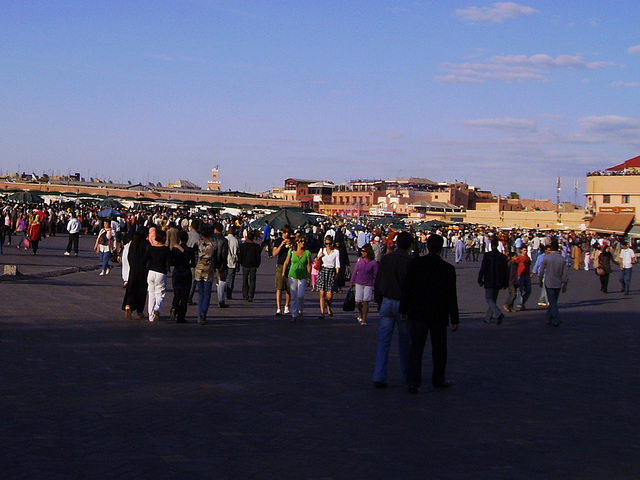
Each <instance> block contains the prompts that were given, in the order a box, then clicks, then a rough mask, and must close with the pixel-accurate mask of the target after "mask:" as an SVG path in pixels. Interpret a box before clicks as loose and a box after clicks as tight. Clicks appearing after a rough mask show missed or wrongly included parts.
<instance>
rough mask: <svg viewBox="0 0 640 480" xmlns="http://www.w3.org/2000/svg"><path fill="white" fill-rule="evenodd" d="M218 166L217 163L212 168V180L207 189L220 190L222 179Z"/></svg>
mask: <svg viewBox="0 0 640 480" xmlns="http://www.w3.org/2000/svg"><path fill="white" fill-rule="evenodd" d="M218 168H219V165H216V166H215V167H214V168H213V170H211V180H209V181H208V182H207V190H215V191H216V192H219V191H220V180H218Z"/></svg>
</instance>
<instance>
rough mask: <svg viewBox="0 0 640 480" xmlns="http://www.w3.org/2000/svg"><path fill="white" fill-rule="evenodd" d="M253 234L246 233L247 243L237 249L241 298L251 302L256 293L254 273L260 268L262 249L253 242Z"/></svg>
mask: <svg viewBox="0 0 640 480" xmlns="http://www.w3.org/2000/svg"><path fill="white" fill-rule="evenodd" d="M254 239H255V233H254V232H253V231H252V230H251V231H249V233H247V241H246V242H243V243H241V244H240V246H239V247H238V262H239V263H240V265H241V266H242V298H244V299H245V300H246V301H247V302H253V296H254V295H255V293H256V273H257V271H258V267H259V266H260V262H261V259H262V258H261V256H260V254H261V253H262V247H261V246H260V245H258V244H257V243H255V242H254Z"/></svg>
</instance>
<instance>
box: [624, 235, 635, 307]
mask: <svg viewBox="0 0 640 480" xmlns="http://www.w3.org/2000/svg"><path fill="white" fill-rule="evenodd" d="M634 263H636V254H635V253H634V252H633V250H631V249H630V248H629V244H628V243H627V242H626V240H623V241H622V242H620V268H621V269H622V272H621V273H620V291H621V292H622V293H624V294H625V295H629V291H630V289H631V274H632V273H633V264H634Z"/></svg>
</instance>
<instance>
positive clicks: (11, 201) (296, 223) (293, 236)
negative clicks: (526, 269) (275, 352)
mask: <svg viewBox="0 0 640 480" xmlns="http://www.w3.org/2000/svg"><path fill="white" fill-rule="evenodd" d="M0 202H1V203H0V205H1V213H2V220H1V221H0V240H1V242H0V253H1V252H2V246H4V248H7V247H9V246H12V247H17V248H18V249H24V250H30V251H31V253H32V254H33V255H36V254H37V248H38V244H39V243H40V242H41V241H46V240H45V239H46V237H47V236H54V235H69V244H68V246H67V249H66V251H65V252H61V254H64V255H73V254H75V255H76V256H77V255H78V246H77V245H78V242H77V238H78V237H79V236H92V237H94V238H95V247H94V250H95V251H96V252H97V253H98V254H99V255H100V260H101V262H102V269H101V270H100V273H101V275H107V274H109V271H110V262H111V263H113V262H121V261H122V263H123V271H124V272H125V276H124V277H123V280H124V282H125V283H126V282H127V281H128V278H126V275H128V274H129V273H128V271H129V270H128V269H129V265H128V263H129V262H128V256H130V254H129V251H125V247H126V246H127V244H129V243H131V242H132V240H133V241H134V243H138V242H139V241H143V242H144V243H145V245H146V246H160V245H163V246H165V247H167V248H168V249H169V250H170V251H171V252H173V250H175V249H177V252H173V253H171V254H167V253H166V252H165V251H164V250H159V249H156V250H153V249H152V252H154V255H155V256H156V257H158V258H162V259H163V260H162V261H164V260H166V262H167V268H164V266H163V265H162V264H161V263H162V262H158V265H156V267H155V268H156V270H154V272H155V273H156V274H158V275H160V276H162V275H171V272H172V270H173V272H174V273H175V267H176V261H177V262H178V264H180V268H181V269H182V275H183V277H184V278H183V279H182V280H181V284H182V285H183V287H181V289H180V290H181V295H183V297H182V299H181V301H180V302H178V303H179V309H178V307H177V306H176V307H175V308H172V309H171V310H172V317H173V316H174V313H176V312H178V310H179V313H180V312H181V313H180V315H179V316H178V319H179V320H181V321H184V318H185V315H184V307H185V305H186V304H187V303H188V304H191V305H195V302H194V297H196V279H197V278H200V280H199V281H201V282H204V284H200V285H198V286H197V289H198V292H199V293H201V292H203V291H204V292H205V293H207V294H208V295H207V296H206V298H210V297H212V299H211V300H210V301H211V302H212V303H213V304H214V305H215V303H216V300H217V303H218V304H219V306H220V307H223V308H224V307H226V306H227V303H226V301H227V300H231V299H232V298H233V289H234V279H235V276H236V274H237V275H238V277H239V276H240V275H241V274H245V272H246V276H247V278H248V280H247V282H248V283H247V284H246V285H243V299H244V300H246V301H252V299H253V292H254V290H253V288H254V284H255V278H254V284H251V282H250V281H249V280H250V278H249V276H250V275H253V277H255V270H256V269H257V268H258V267H260V256H263V255H267V256H269V257H274V258H276V263H277V266H276V272H275V277H276V287H275V288H274V293H275V295H276V302H274V303H275V306H276V308H275V311H276V315H282V314H285V313H293V314H294V315H293V319H297V318H300V319H302V318H303V315H302V314H303V304H304V295H303V294H302V293H300V292H301V290H300V289H302V291H304V290H305V289H311V291H319V292H320V311H321V315H324V314H325V313H328V314H332V311H333V310H332V306H331V302H332V298H333V295H332V294H333V293H342V292H343V291H344V292H346V290H347V289H348V286H349V282H350V280H351V275H352V272H357V271H358V270H360V271H364V270H363V269H364V267H365V266H367V270H366V271H367V272H369V273H371V272H374V271H375V268H373V267H371V266H370V265H369V262H376V263H377V264H379V263H380V262H381V260H382V259H383V258H384V256H385V255H388V254H390V253H391V252H393V251H394V250H395V249H396V247H397V246H396V237H397V235H398V234H399V233H400V232H408V233H409V234H411V238H412V239H413V243H412V245H411V247H410V249H409V252H410V254H411V255H412V256H414V257H419V256H422V255H426V254H427V253H428V249H427V245H428V238H429V236H430V235H432V234H438V235H440V236H442V237H443V239H444V245H443V248H442V252H441V256H442V257H444V258H445V259H448V261H449V262H450V263H453V264H455V265H458V264H461V263H469V262H471V263H473V262H481V261H482V257H483V254H484V253H486V252H488V251H489V250H490V249H491V244H492V241H493V243H495V239H497V240H498V244H497V248H498V250H500V251H501V252H502V253H504V254H505V255H509V254H513V255H523V254H526V255H527V256H528V257H529V258H530V260H531V264H532V266H533V265H535V264H536V260H537V258H538V256H539V255H541V254H543V253H544V252H545V248H546V247H548V246H549V245H550V244H551V242H552V241H557V242H558V245H559V250H560V253H561V255H562V257H563V259H564V261H565V262H566V264H567V266H569V267H571V268H575V269H585V270H591V269H595V268H596V267H598V266H599V265H600V264H601V263H602V262H600V261H599V256H600V255H601V254H602V253H603V252H605V251H606V252H607V258H608V257H609V255H610V256H611V262H613V263H615V264H619V263H621V256H624V255H625V253H623V252H622V251H623V250H625V249H627V248H629V247H628V246H627V244H628V242H627V239H625V238H624V237H620V236H616V235H601V234H597V233H591V232H588V231H583V232H575V231H543V230H530V229H508V230H502V229H497V228H492V227H488V226H481V225H469V224H451V223H448V222H444V221H439V220H434V221H429V222H421V223H410V222H406V221H403V220H400V219H390V218H360V219H338V218H335V217H326V216H323V215H317V214H313V213H311V212H304V211H302V210H301V209H284V210H279V211H274V212H271V213H269V212H267V211H259V210H242V209H234V210H224V209H219V208H218V209H203V208H200V207H198V206H194V205H190V206H184V207H181V206H175V205H174V206H170V205H158V204H146V205H145V204H135V205H132V206H129V207H127V206H125V205H123V204H122V203H120V202H119V201H118V200H117V199H99V200H93V199H86V200H84V201H79V200H75V201H66V202H64V201H56V200H54V201H49V202H45V201H44V200H43V199H42V198H39V197H37V196H27V195H22V196H9V197H5V198H4V199H2V200H1V201H0ZM205 235H206V236H205ZM203 238H205V239H206V241H203ZM157 239H162V243H161V244H160V242H158V241H157ZM181 239H183V240H184V241H183V240H181ZM631 240H632V241H631V243H630V249H631V250H633V251H634V252H635V253H636V254H638V253H640V242H639V241H638V240H637V239H631ZM183 244H184V245H183ZM245 244H257V246H259V249H260V250H259V254H258V255H257V256H256V253H255V252H256V251H258V250H256V248H255V247H251V248H249V246H243V245H245ZM136 248H137V246H136ZM145 248H146V247H145ZM189 249H192V250H193V251H194V252H193V253H194V254H193V258H191V253H190V250H189ZM130 250H133V249H130ZM214 250H216V251H217V252H218V254H217V255H219V252H220V251H224V252H226V253H225V254H224V258H218V259H213V257H212V259H211V260H210V261H208V262H209V263H206V262H204V260H203V259H205V258H206V255H213V253H212V252H213V251H214ZM143 251H144V248H143V249H142V250H140V252H143ZM306 251H308V252H309V253H308V254H307V253H305V252H306ZM205 252H207V253H206V255H205ZM292 252H297V255H298V256H299V258H293V257H292V255H293V253H292ZM354 255H355V261H354ZM165 257H166V258H165ZM288 257H289V258H288ZM303 257H304V259H305V260H304V262H302V263H304V264H302V263H300V260H299V259H300V258H303ZM307 258H308V261H307V260H306V259H307ZM330 258H331V260H330ZM603 258H604V257H603ZM176 259H177V260H176ZM147 260H149V259H147ZM152 260H153V259H152ZM214 260H215V261H214ZM198 262H199V263H198ZM203 262H204V263H206V264H203ZM214 264H215V265H214ZM285 264H286V265H287V267H286V268H285ZM358 264H361V265H360V266H359V267H358ZM212 265H213V266H212ZM291 265H294V266H295V267H296V269H297V270H296V272H295V273H294V274H291V275H290V274H289V272H288V270H289V268H290V266H291ZM356 267H358V268H356ZM207 268H209V269H210V270H211V271H210V272H209V273H207V272H205V273H204V274H202V271H203V269H207ZM327 268H331V269H333V271H332V272H330V274H328V273H327V271H326V270H324V269H327ZM189 269H190V270H191V275H188V274H187V273H188V271H189ZM307 269H308V272H306V270H307ZM197 272H200V274H196V273H197ZM251 272H253V273H251ZM243 276H244V275H243ZM187 277H189V278H190V280H188V281H187V280H185V279H186V278H187ZM288 277H289V278H288ZM292 277H294V278H292ZM329 277H330V278H329ZM328 278H329V279H330V281H327V279H328ZM292 279H293V280H295V282H293V283H295V287H296V288H295V290H296V295H298V297H299V298H297V299H295V301H294V304H295V305H296V308H298V309H299V310H297V311H295V312H291V295H290V289H289V282H291V281H292ZM189 281H190V282H191V287H190V288H184V285H185V284H186V283H188V282H189ZM360 281H361V282H364V283H361V284H358V283H357V282H356V286H358V285H360V286H361V287H368V286H371V285H368V284H370V283H372V281H373V280H372V279H371V278H365V279H362V278H361V279H360ZM243 282H244V278H243ZM352 282H353V281H352ZM142 283H143V284H144V283H145V282H144V279H143V281H142ZM252 285H253V286H252ZM214 286H215V289H214V288H213V287H214ZM143 287H144V285H143ZM154 288H155V287H154ZM163 288H164V286H163V285H162V282H160V284H159V286H157V289H158V291H160V290H162V289H163ZM604 288H606V287H604ZM203 289H204V290H203ZM327 289H329V290H327ZM185 290H186V291H185ZM212 290H216V293H215V294H214V293H211V291H212ZM245 290H246V291H245ZM363 291H364V290H363V289H362V288H361V289H360V290H359V292H360V293H362V292H363ZM369 293H370V292H369V290H368V289H367V293H366V295H365V297H364V299H363V297H362V295H361V296H360V297H358V298H357V299H356V304H357V305H358V309H359V312H360V316H359V317H358V320H359V322H360V324H364V325H366V321H364V320H366V312H363V310H362V308H361V305H365V306H366V304H367V302H369V301H370V299H369ZM216 294H217V298H216ZM141 295H142V296H143V297H144V291H143V292H142V294H141ZM149 295H150V296H149V298H151V292H149ZM154 295H156V294H155V293H154ZM158 295H159V294H158ZM162 295H164V293H162ZM202 296H203V295H201V294H199V295H197V297H198V298H201V297H202ZM134 297H135V295H133V296H132V298H134ZM158 298H160V297H158ZM199 301H200V300H199ZM158 305H160V307H161V305H162V299H160V300H158V299H156V303H155V304H154V306H151V305H150V308H154V309H157V310H158V311H159V309H160V307H158ZM176 305H177V304H176ZM125 307H128V310H127V314H128V315H131V314H132V313H133V312H134V311H136V310H137V313H138V316H141V315H142V310H143V309H144V304H140V302H137V303H136V305H129V304H123V310H124V309H125ZM133 307H135V308H133ZM132 308H133V310H132ZM207 308H208V301H207V305H206V308H205V307H203V306H202V305H199V311H200V310H203V309H204V311H205V314H203V313H202V312H201V313H200V318H201V320H204V319H203V315H204V316H205V317H206V309H207ZM174 309H175V310H176V312H174V311H173V310H174ZM153 313H156V312H152V313H151V314H148V317H149V318H150V319H152V318H158V317H159V313H156V314H155V315H153Z"/></svg>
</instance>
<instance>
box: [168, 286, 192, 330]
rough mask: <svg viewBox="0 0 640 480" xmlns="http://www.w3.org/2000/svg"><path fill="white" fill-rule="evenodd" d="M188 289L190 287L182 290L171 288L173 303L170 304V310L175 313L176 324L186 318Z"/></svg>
mask: <svg viewBox="0 0 640 480" xmlns="http://www.w3.org/2000/svg"><path fill="white" fill-rule="evenodd" d="M190 288H191V285H188V286H187V287H183V288H175V287H174V288H173V301H172V302H171V308H172V310H174V311H175V312H176V320H177V321H178V322H184V320H185V318H186V317H187V305H188V304H189V289H190Z"/></svg>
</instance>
